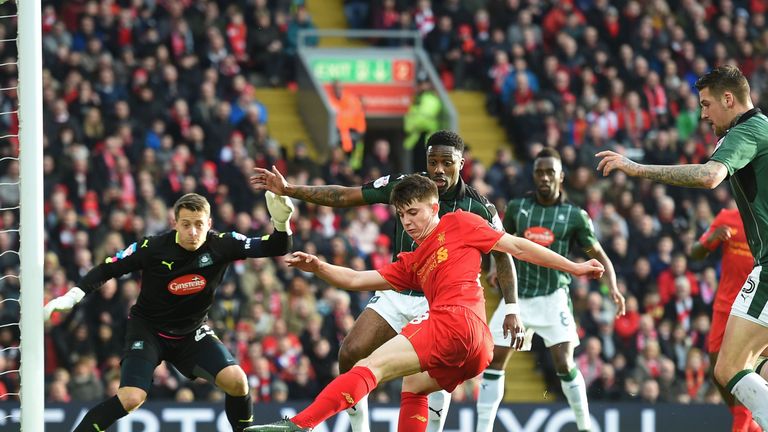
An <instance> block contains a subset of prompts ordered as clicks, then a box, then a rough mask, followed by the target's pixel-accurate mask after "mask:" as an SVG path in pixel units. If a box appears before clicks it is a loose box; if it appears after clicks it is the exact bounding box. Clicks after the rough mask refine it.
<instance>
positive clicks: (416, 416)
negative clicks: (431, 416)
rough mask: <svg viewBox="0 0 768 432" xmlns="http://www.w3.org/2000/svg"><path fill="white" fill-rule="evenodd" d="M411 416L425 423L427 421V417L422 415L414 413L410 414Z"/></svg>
mask: <svg viewBox="0 0 768 432" xmlns="http://www.w3.org/2000/svg"><path fill="white" fill-rule="evenodd" d="M411 418H412V419H416V420H418V421H420V422H422V423H426V422H427V418H426V417H424V416H423V415H419V414H414V415H412V416H411Z"/></svg>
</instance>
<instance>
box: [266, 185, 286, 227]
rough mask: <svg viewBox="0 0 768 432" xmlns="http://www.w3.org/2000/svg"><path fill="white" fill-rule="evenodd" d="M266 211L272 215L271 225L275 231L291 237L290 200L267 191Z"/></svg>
mask: <svg viewBox="0 0 768 432" xmlns="http://www.w3.org/2000/svg"><path fill="white" fill-rule="evenodd" d="M265 197H266V199H267V209H268V210H269V214H270V215H272V225H274V226H275V229H276V230H278V231H282V232H285V233H287V234H288V235H291V222H290V220H291V215H292V214H293V202H291V198H290V197H287V196H282V195H275V194H274V193H272V192H271V191H267V193H266V195H265Z"/></svg>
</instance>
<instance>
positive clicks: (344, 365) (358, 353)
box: [339, 338, 366, 373]
mask: <svg viewBox="0 0 768 432" xmlns="http://www.w3.org/2000/svg"><path fill="white" fill-rule="evenodd" d="M365 352H366V349H365V347H364V346H362V344H359V343H355V342H352V341H350V340H349V338H347V339H344V342H342V344H341V348H340V349H339V371H340V372H341V373H344V372H347V371H349V370H350V369H352V367H353V366H355V365H356V363H357V362H359V361H360V360H362V359H363V358H365Z"/></svg>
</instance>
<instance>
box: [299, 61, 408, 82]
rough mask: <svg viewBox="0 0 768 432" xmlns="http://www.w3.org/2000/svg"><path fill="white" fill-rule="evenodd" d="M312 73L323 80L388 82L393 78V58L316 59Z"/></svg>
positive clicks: (312, 62)
mask: <svg viewBox="0 0 768 432" xmlns="http://www.w3.org/2000/svg"><path fill="white" fill-rule="evenodd" d="M310 65H311V67H312V73H313V74H314V76H315V78H317V79H318V80H320V81H321V82H331V81H334V80H338V81H340V82H347V83H372V84H388V83H391V82H392V81H393V79H392V60H355V59H314V60H312V61H311V63H310Z"/></svg>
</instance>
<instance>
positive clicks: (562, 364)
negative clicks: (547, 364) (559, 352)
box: [552, 356, 573, 374]
mask: <svg viewBox="0 0 768 432" xmlns="http://www.w3.org/2000/svg"><path fill="white" fill-rule="evenodd" d="M552 362H553V363H554V365H555V372H557V373H559V374H567V373H569V372H570V371H571V368H572V367H573V366H572V364H573V361H572V360H571V359H569V358H567V357H565V356H553V357H552Z"/></svg>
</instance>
